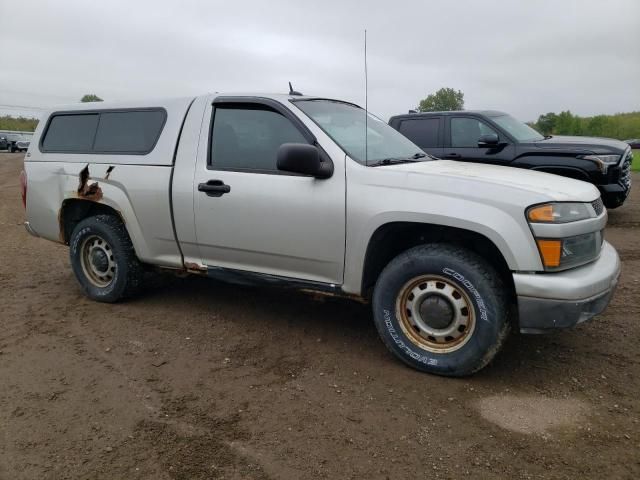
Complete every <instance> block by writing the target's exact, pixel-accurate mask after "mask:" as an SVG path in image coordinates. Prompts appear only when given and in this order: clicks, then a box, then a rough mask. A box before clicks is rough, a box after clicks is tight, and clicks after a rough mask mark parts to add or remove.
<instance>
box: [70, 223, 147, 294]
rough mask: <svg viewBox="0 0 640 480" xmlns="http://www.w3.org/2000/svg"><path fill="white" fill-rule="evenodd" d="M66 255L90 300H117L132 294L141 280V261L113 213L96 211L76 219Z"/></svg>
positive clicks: (125, 230) (125, 231)
mask: <svg viewBox="0 0 640 480" xmlns="http://www.w3.org/2000/svg"><path fill="white" fill-rule="evenodd" d="M69 256H70V258H71V267H72V268H73V272H74V273H75V275H76V278H77V279H78V282H79V283H80V286H81V287H82V289H83V290H84V292H85V293H86V294H87V296H88V297H89V298H91V299H93V300H96V301H99V302H107V303H113V302H117V301H118V300H121V299H124V298H127V297H130V296H131V295H133V294H134V293H135V292H136V291H137V290H138V288H139V287H140V285H141V283H142V275H143V268H142V264H141V263H140V261H139V260H138V257H137V256H136V252H135V250H134V248H133V244H132V243H131V239H130V238H129V234H128V233H127V229H126V228H125V226H124V225H123V224H122V222H121V221H120V220H119V219H118V218H117V217H115V216H112V215H96V216H93V217H89V218H86V219H84V220H82V221H81V222H80V223H78V225H77V226H76V227H75V228H74V230H73V233H72V234H71V240H70V242H69Z"/></svg>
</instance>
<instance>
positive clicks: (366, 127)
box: [364, 28, 369, 167]
mask: <svg viewBox="0 0 640 480" xmlns="http://www.w3.org/2000/svg"><path fill="white" fill-rule="evenodd" d="M368 160H369V79H368V75H367V29H366V28H365V29H364V166H365V167H366V166H367V162H368Z"/></svg>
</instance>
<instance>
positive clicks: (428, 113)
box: [389, 110, 507, 120]
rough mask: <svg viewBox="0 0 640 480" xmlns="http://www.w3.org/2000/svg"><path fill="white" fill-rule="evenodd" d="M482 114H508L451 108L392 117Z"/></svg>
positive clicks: (497, 115)
mask: <svg viewBox="0 0 640 480" xmlns="http://www.w3.org/2000/svg"><path fill="white" fill-rule="evenodd" d="M461 114H462V115H482V116H485V117H499V116H501V115H507V113H505V112H501V111H499V110H451V111H446V112H415V113H402V114H400V115H394V116H393V117H391V118H390V119H389V120H391V119H397V118H403V119H404V118H419V117H430V116H433V115H446V116H449V115H461Z"/></svg>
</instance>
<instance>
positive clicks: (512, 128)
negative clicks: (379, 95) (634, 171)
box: [389, 110, 633, 208]
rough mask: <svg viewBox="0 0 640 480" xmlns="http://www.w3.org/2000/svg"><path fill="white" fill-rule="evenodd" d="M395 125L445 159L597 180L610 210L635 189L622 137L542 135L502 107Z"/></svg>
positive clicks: (401, 119)
mask: <svg viewBox="0 0 640 480" xmlns="http://www.w3.org/2000/svg"><path fill="white" fill-rule="evenodd" d="M389 125H391V126H392V127H393V128H395V129H396V130H398V131H399V132H400V133H402V134H403V135H405V136H406V137H407V138H409V139H410V140H411V141H413V143H415V144H416V145H418V146H419V147H420V148H422V150H424V151H425V152H427V153H429V154H431V155H433V156H435V157H438V158H444V159H450V160H460V161H465V162H480V163H490V164H495V165H506V166H510V167H519V168H529V169H532V170H540V171H544V172H549V173H555V174H557V175H563V176H565V177H570V178H576V179H578V180H584V181H586V182H590V183H593V184H594V185H595V186H596V187H598V189H599V190H600V193H601V195H602V200H603V202H604V204H605V206H606V207H607V208H616V207H619V206H620V205H622V204H623V203H624V201H625V200H626V198H627V196H628V195H629V191H630V190H631V161H632V158H633V154H632V153H631V147H630V146H629V145H628V144H626V143H624V142H622V141H619V140H612V139H609V138H592V137H564V136H555V135H554V136H547V137H544V136H542V135H540V134H539V133H538V132H537V131H535V130H534V129H533V128H531V127H529V126H528V125H527V124H525V123H522V122H520V121H518V120H516V119H515V118H513V117H512V116H511V115H508V114H506V113H503V112H497V111H491V110H489V111H454V112H430V113H408V114H404V115H396V116H394V117H391V119H390V120H389Z"/></svg>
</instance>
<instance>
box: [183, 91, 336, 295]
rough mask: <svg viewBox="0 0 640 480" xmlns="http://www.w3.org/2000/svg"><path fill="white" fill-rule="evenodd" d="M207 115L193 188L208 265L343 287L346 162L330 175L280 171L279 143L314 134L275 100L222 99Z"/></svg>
mask: <svg viewBox="0 0 640 480" xmlns="http://www.w3.org/2000/svg"><path fill="white" fill-rule="evenodd" d="M204 118H205V121H203V124H202V130H201V134H200V148H199V149H198V160H197V164H196V170H195V175H194V186H193V188H194V214H195V226H196V236H197V242H198V247H199V250H200V255H201V257H202V263H203V264H205V265H207V266H208V267H216V268H219V267H222V268H225V269H230V270H231V272H230V273H233V270H236V271H237V270H242V271H245V272H255V273H264V274H270V275H277V276H280V277H288V278H295V279H302V280H308V281H315V282H323V283H330V284H341V283H342V276H343V267H344V248H345V174H344V162H340V163H339V164H338V163H334V168H335V170H334V174H333V176H332V177H330V178H328V179H323V180H320V179H316V178H313V177H309V176H302V175H298V174H292V173H287V172H282V171H279V170H278V169H277V167H276V152H277V150H278V148H279V147H280V145H282V144H283V143H313V141H314V139H313V135H312V134H311V133H310V132H309V130H308V129H307V128H306V127H305V126H304V124H303V123H302V122H301V121H300V120H299V119H298V118H297V117H296V116H295V114H293V113H292V112H291V111H289V110H288V109H287V108H286V107H284V106H283V105H281V104H280V103H279V102H276V101H274V100H269V99H256V98H249V97H248V98H247V99H246V100H243V99H242V97H234V98H233V99H231V100H230V99H229V98H227V99H224V98H220V97H219V98H217V99H216V100H215V101H214V102H213V104H211V105H209V106H208V107H207V110H206V111H205V117H204ZM235 273H237V272H235Z"/></svg>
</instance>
